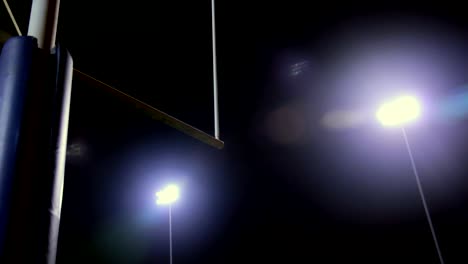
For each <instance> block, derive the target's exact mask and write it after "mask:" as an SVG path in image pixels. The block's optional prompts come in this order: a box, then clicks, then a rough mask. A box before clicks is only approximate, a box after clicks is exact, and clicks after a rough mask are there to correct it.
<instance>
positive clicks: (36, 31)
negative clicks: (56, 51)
mask: <svg viewBox="0 0 468 264" xmlns="http://www.w3.org/2000/svg"><path fill="white" fill-rule="evenodd" d="M59 6H60V0H33V1H32V6H31V15H30V17H29V28H28V36H32V37H35V38H37V42H38V46H39V48H40V49H43V50H52V49H53V48H54V47H55V38H56V35H57V21H58V13H59Z"/></svg>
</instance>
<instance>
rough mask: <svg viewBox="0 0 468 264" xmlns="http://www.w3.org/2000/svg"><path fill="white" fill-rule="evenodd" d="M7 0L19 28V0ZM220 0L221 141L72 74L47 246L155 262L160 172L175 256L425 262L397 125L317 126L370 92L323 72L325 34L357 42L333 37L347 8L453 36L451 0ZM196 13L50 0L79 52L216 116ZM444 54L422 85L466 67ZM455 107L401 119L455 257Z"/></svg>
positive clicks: (460, 204) (327, 50) (159, 241)
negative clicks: (60, 182) (193, 134)
mask: <svg viewBox="0 0 468 264" xmlns="http://www.w3.org/2000/svg"><path fill="white" fill-rule="evenodd" d="M10 2H12V3H10V4H11V6H12V9H13V12H14V13H15V15H16V16H17V19H18V21H19V24H20V27H21V29H22V30H23V32H26V29H27V21H28V16H29V10H30V5H31V2H30V1H10ZM1 12H2V13H0V14H1V24H0V25H1V28H2V29H4V30H5V31H7V32H9V33H11V34H12V35H14V32H15V31H14V29H13V27H12V26H11V24H10V22H9V20H8V17H7V13H6V12H5V10H4V9H2V11H1ZM216 12H217V13H216V15H217V41H218V42H217V44H218V59H219V61H218V63H219V64H218V65H219V68H218V70H219V89H220V98H219V99H220V118H221V138H222V140H223V141H224V142H225V144H226V146H225V148H224V149H223V150H221V151H219V150H215V149H212V148H210V147H209V146H206V145H203V144H202V143H199V142H197V141H195V140H194V139H192V138H190V137H187V136H186V135H184V134H181V133H180V132H178V131H175V130H173V129H172V128H168V127H166V126H164V125H162V124H159V123H156V122H155V121H153V120H151V119H150V118H148V117H146V116H144V115H142V114H141V113H139V112H138V110H136V109H133V108H131V107H129V106H126V105H125V104H124V103H122V102H120V101H118V100H116V99H115V98H112V96H109V95H106V94H105V93H104V92H102V91H100V90H98V88H94V87H90V86H87V85H85V84H83V83H80V82H79V81H74V83H73V85H74V86H73V96H72V103H71V104H72V106H71V115H70V131H69V139H68V145H69V153H68V159H67V168H66V180H65V189H64V200H63V210H62V223H61V230H60V241H59V242H60V243H59V250H58V260H57V263H161V262H168V244H167V232H168V222H167V208H157V207H156V206H155V205H154V191H155V190H156V189H157V188H158V187H160V186H162V185H163V184H164V183H166V182H170V181H176V182H183V188H182V190H183V191H182V198H181V201H180V203H178V204H177V205H175V206H174V208H173V213H174V215H173V217H174V218H173V226H174V263H253V262H257V263H270V262H282V263H438V258H437V255H436V251H435V248H434V244H433V241H432V238H431V234H430V231H429V227H428V225H427V221H426V219H425V216H424V212H423V208H422V206H421V202H420V198H419V196H418V193H417V188H416V184H415V181H414V176H413V175H412V172H411V168H410V163H409V160H408V156H407V153H406V150H405V147H404V142H403V139H402V138H401V134H399V133H398V131H397V132H395V131H385V130H383V129H380V128H378V127H377V126H376V125H372V124H370V123H372V122H369V123H366V124H364V125H361V126H359V127H354V128H350V129H346V130H339V131H337V130H330V129H326V128H324V127H323V126H322V125H321V123H320V120H321V118H322V116H323V115H324V114H325V113H326V112H327V111H330V110H333V109H334V108H336V107H341V106H343V105H345V106H346V107H358V108H359V107H363V104H365V102H369V101H366V100H365V99H363V98H365V97H366V94H363V93H362V91H361V93H359V92H360V91H359V90H358V89H357V90H356V89H351V88H350V89H337V88H331V87H329V86H327V85H323V83H326V81H325V82H322V80H323V78H324V75H325V74H324V72H327V71H326V70H325V69H327V67H328V68H330V67H333V65H334V63H335V62H336V60H337V59H336V58H337V57H339V55H340V54H339V51H337V47H348V46H349V47H352V46H353V45H354V43H353V42H343V43H338V44H337V43H336V41H337V40H338V39H339V38H336V37H335V36H336V35H337V34H338V35H339V33H340V32H348V31H351V32H352V31H353V30H354V27H355V25H356V24H359V27H360V29H361V30H362V32H369V31H366V30H367V28H370V29H371V31H370V32H373V34H377V35H379V34H382V33H384V34H385V33H386V32H388V34H389V35H390V36H392V34H393V33H394V31H392V30H390V29H389V26H388V25H391V24H392V23H397V24H399V25H400V27H399V28H406V25H407V28H411V27H413V25H419V26H421V25H427V27H428V28H429V31H431V30H435V29H434V28H443V30H442V31H443V32H450V34H452V35H454V36H456V37H455V38H456V43H457V44H456V45H455V46H457V47H463V46H464V44H466V42H465V36H466V35H468V27H467V26H468V20H467V18H466V12H465V10H464V8H463V7H462V4H460V5H458V6H456V5H454V6H449V5H446V4H444V5H436V4H433V5H432V4H430V3H428V2H427V1H426V2H416V1H403V2H401V3H400V2H398V1H373V2H358V1H353V3H347V4H343V3H338V2H321V1H319V2H317V1H303V2H299V1H278V2H275V3H272V2H271V1H228V2H223V1H218V2H217V10H216ZM210 14H211V13H210V2H209V1H170V2H169V1H153V2H151V1H150V2H148V1H107V0H106V1H91V0H81V1H62V6H61V10H60V20H59V31H58V40H59V41H60V42H61V43H62V44H63V45H65V46H66V47H68V48H69V50H70V52H71V54H72V56H73V58H74V65H75V68H77V69H79V70H81V71H83V72H86V73H88V74H90V75H92V76H94V77H96V78H98V79H100V80H102V81H104V82H106V83H109V84H110V85H113V86H114V87H116V88H118V89H121V90H122V91H125V92H127V93H129V94H131V95H132V96H134V97H136V98H139V99H141V100H143V101H145V102H147V103H148V104H150V105H153V106H154V107H156V108H158V109H160V110H163V111H165V112H167V113H169V114H171V115H173V116H175V117H177V118H179V119H181V120H183V121H185V122H187V123H189V124H192V125H194V126H195V127H198V128H200V129H202V130H204V131H206V132H208V133H213V129H212V127H213V126H212V119H213V118H212V115H213V112H212V105H213V104H212V68H211V24H210V23H211V21H210ZM408 21H410V22H408ZM406 23H408V24H406ZM401 25H403V26H401ZM390 28H391V26H390ZM410 30H412V31H411V32H413V33H414V34H416V37H415V38H418V36H417V34H418V32H421V31H420V29H419V28H418V26H414V28H412V29H410ZM436 31H437V30H436ZM392 32H393V33H392ZM431 32H432V31H431ZM438 32H440V30H439V31H438ZM430 44H431V43H427V45H430ZM465 47H467V46H465ZM454 49H455V48H454ZM341 50H343V49H341ZM344 50H345V49H344ZM454 53H456V56H455V55H454V57H456V58H457V62H456V63H455V64H456V65H457V67H455V70H454V71H452V72H451V77H450V80H449V81H447V82H446V84H447V83H449V84H450V85H447V86H444V87H439V89H438V90H436V91H426V92H430V93H432V94H435V95H437V96H447V95H451V94H454V93H457V92H459V90H457V89H455V88H457V87H458V88H459V87H460V86H461V85H463V84H465V83H466V81H467V77H466V72H465V71H466V69H467V68H466V66H467V64H466V63H465V62H464V61H466V59H464V58H468V54H467V53H466V52H465V51H463V50H461V51H454ZM296 73H297V74H296ZM328 77H329V76H328ZM329 78H330V77H329ZM337 78H338V77H337ZM331 79H333V76H332V77H331ZM319 84H320V85H319ZM375 89H376V90H378V89H379V88H378V87H376V88H375ZM374 103H376V102H372V104H374ZM364 107H368V106H364ZM282 109H283V110H284V109H286V110H287V111H293V114H290V112H286V114H284V112H282ZM291 109H292V110H291ZM288 113H289V114H288ZM272 120H273V121H272ZM466 123H467V122H466V120H465V121H464V120H463V119H458V120H457V121H453V122H445V123H435V124H434V123H431V124H429V125H419V126H416V127H414V128H409V129H408V134H409V137H410V141H411V143H412V146H413V150H414V154H415V159H416V162H417V164H418V167H419V169H420V173H421V177H422V182H423V185H424V187H425V191H426V195H427V198H428V203H429V206H430V208H431V212H432V216H433V222H434V225H435V228H436V232H437V234H438V236H439V240H440V245H441V249H442V253H443V255H444V257H445V260H446V263H467V261H468V257H467V256H466V254H465V252H466V246H465V245H466V241H465V240H466V237H468V236H467V235H468V224H467V220H468V214H467V209H468V200H467V198H468V196H467V195H466V193H467V190H468V182H467V181H466V180H465V174H466V172H467V167H466V165H465V156H466V155H465V154H466V149H468V148H467V146H466V145H467V143H468V140H467V139H466V136H465V134H466V131H467V127H466V125H465V124H466Z"/></svg>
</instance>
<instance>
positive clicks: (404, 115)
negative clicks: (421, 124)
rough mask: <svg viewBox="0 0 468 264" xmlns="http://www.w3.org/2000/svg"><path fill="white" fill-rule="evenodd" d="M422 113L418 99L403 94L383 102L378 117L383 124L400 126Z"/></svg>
mask: <svg viewBox="0 0 468 264" xmlns="http://www.w3.org/2000/svg"><path fill="white" fill-rule="evenodd" d="M420 113H421V107H420V105H419V102H418V100H417V99H416V98H414V97H411V96H403V97H400V98H397V99H396V100H394V101H391V102H388V103H385V104H383V105H382V106H381V107H380V108H379V110H378V111H377V114H376V117H377V119H378V120H379V121H380V123H381V124H382V125H383V126H398V125H402V124H404V123H408V122H410V121H413V120H415V119H416V118H418V117H419V115H420Z"/></svg>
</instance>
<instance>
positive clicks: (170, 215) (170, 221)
mask: <svg viewBox="0 0 468 264" xmlns="http://www.w3.org/2000/svg"><path fill="white" fill-rule="evenodd" d="M169 264H172V205H171V204H169Z"/></svg>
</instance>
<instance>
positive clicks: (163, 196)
mask: <svg viewBox="0 0 468 264" xmlns="http://www.w3.org/2000/svg"><path fill="white" fill-rule="evenodd" d="M156 197H157V199H156V204H158V205H164V204H172V203H174V202H175V201H177V199H179V187H177V185H175V184H170V185H168V186H167V187H166V188H164V189H162V190H161V191H159V192H157V193H156Z"/></svg>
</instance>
